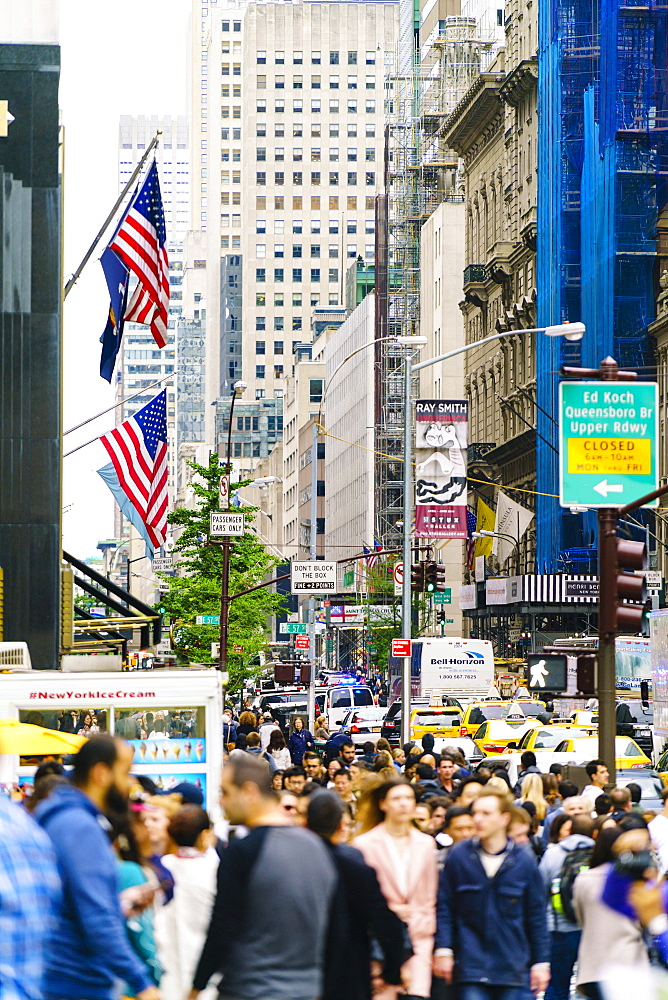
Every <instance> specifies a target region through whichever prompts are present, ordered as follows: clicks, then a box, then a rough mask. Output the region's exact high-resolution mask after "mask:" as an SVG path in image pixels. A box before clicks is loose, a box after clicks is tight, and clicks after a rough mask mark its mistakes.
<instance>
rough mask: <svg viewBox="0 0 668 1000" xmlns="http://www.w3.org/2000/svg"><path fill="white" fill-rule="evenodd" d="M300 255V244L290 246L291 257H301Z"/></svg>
mask: <svg viewBox="0 0 668 1000" xmlns="http://www.w3.org/2000/svg"><path fill="white" fill-rule="evenodd" d="M301 255H302V245H301V243H293V244H292V256H293V257H301Z"/></svg>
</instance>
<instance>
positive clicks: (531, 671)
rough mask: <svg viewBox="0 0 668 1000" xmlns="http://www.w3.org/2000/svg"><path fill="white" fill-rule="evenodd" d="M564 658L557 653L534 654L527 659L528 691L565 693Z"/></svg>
mask: <svg viewBox="0 0 668 1000" xmlns="http://www.w3.org/2000/svg"><path fill="white" fill-rule="evenodd" d="M566 662H567V661H566V657H565V656H562V655H561V654H559V653H551V654H550V653H545V654H541V653H534V654H532V655H531V656H529V657H527V668H528V682H529V684H528V686H529V690H530V691H546V692H547V691H565V690H566V684H567V681H566Z"/></svg>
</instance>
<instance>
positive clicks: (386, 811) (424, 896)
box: [353, 779, 438, 1000]
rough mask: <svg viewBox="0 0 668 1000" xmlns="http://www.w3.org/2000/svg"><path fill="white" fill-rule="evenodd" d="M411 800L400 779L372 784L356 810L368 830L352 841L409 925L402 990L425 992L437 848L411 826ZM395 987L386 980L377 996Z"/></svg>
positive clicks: (388, 996)
mask: <svg viewBox="0 0 668 1000" xmlns="http://www.w3.org/2000/svg"><path fill="white" fill-rule="evenodd" d="M415 801H416V800H415V789H414V788H413V786H412V785H409V784H408V782H406V781H403V780H401V779H392V780H390V781H386V782H384V783H383V784H382V785H380V786H379V787H378V788H373V789H371V790H370V791H369V792H368V793H367V794H366V795H365V796H364V797H363V800H362V802H361V803H360V809H359V812H358V816H359V818H360V820H361V823H362V829H363V830H365V831H367V832H365V833H362V834H361V835H360V836H359V837H357V838H356V839H355V840H354V842H353V843H354V846H355V847H357V848H358V849H359V850H360V851H361V852H362V854H363V855H364V860H365V861H366V862H367V864H369V865H371V867H372V868H374V869H375V871H376V875H377V876H378V881H379V883H380V888H381V890H382V892H383V895H384V896H385V899H386V900H387V905H388V906H389V907H390V909H391V910H394V912H395V913H396V914H397V916H399V917H400V918H401V919H402V920H403V921H404V922H405V923H406V924H407V925H408V932H409V934H410V938H411V943H412V945H413V957H412V958H410V959H409V960H408V961H407V962H406V963H405V964H404V966H403V969H402V976H403V977H404V984H405V991H406V993H407V994H410V995H411V996H415V997H428V996H429V995H430V993H431V966H432V957H433V950H434V932H435V930H436V893H437V890H438V872H437V865H436V855H437V848H436V843H435V842H434V839H433V838H432V837H429V836H427V835H426V834H424V833H420V832H419V831H418V830H416V829H415V827H414V826H413V823H412V820H413V815H414V813H415ZM398 992H399V990H398V989H397V987H392V986H387V987H386V988H385V989H384V990H383V991H382V993H380V994H376V995H375V996H376V1000H379V998H380V1000H395V998H396V997H397V995H398Z"/></svg>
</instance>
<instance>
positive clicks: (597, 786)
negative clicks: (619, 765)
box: [582, 760, 610, 810]
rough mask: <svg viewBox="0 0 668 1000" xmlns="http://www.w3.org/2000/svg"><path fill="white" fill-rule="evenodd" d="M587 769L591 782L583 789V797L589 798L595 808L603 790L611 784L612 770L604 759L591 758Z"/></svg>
mask: <svg viewBox="0 0 668 1000" xmlns="http://www.w3.org/2000/svg"><path fill="white" fill-rule="evenodd" d="M585 770H586V771H587V774H588V775H589V784H588V785H585V787H584V788H583V789H582V797H583V799H589V801H590V802H591V809H592V810H593V808H594V802H595V801H596V799H597V798H598V796H599V795H600V794H601V792H604V791H605V786H606V785H609V784H610V772H609V771H608V766H607V764H606V763H605V761H602V760H590V761H589V763H588V764H587V765H586V768H585Z"/></svg>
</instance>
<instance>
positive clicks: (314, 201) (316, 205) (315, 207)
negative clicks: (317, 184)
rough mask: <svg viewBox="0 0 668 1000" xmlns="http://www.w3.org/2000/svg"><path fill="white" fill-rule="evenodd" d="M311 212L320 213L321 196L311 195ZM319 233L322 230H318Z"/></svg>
mask: <svg viewBox="0 0 668 1000" xmlns="http://www.w3.org/2000/svg"><path fill="white" fill-rule="evenodd" d="M311 211H312V212H319V211H320V196H319V195H317V194H312V195H311ZM311 232H313V230H311ZM318 232H320V230H318Z"/></svg>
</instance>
